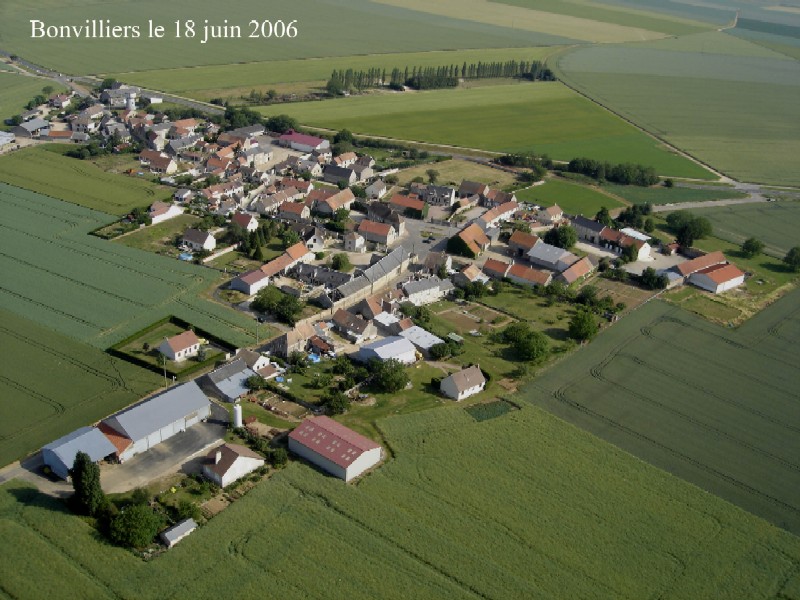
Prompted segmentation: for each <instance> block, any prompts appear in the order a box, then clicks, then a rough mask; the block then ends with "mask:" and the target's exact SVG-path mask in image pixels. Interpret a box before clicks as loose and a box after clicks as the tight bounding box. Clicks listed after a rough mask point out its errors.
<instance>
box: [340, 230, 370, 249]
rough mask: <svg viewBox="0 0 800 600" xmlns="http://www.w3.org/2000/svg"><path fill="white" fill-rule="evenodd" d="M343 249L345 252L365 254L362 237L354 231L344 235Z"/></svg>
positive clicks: (364, 242)
mask: <svg viewBox="0 0 800 600" xmlns="http://www.w3.org/2000/svg"><path fill="white" fill-rule="evenodd" d="M344 249H345V251H346V252H366V250H367V245H366V240H365V239H364V236H362V235H359V234H358V233H356V232H355V231H350V232H348V233H346V234H345V235H344Z"/></svg>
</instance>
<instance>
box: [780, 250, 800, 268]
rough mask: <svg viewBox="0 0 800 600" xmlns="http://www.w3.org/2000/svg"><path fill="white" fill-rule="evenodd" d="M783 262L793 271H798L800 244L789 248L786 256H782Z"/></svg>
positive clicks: (799, 266) (799, 265)
mask: <svg viewBox="0 0 800 600" xmlns="http://www.w3.org/2000/svg"><path fill="white" fill-rule="evenodd" d="M783 262H785V263H786V264H787V265H789V268H790V269H791V270H792V271H794V272H795V273H797V272H798V271H800V246H795V247H794V248H792V249H791V250H789V252H787V253H786V256H784V257H783Z"/></svg>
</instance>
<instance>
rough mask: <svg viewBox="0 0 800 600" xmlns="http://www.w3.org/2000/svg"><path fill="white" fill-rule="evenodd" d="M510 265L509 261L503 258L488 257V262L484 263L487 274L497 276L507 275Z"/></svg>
mask: <svg viewBox="0 0 800 600" xmlns="http://www.w3.org/2000/svg"><path fill="white" fill-rule="evenodd" d="M508 267H509V265H508V263H505V262H503V261H502V260H496V259H494V258H487V259H486V262H485V263H484V264H483V272H484V273H486V274H487V275H493V276H495V277H505V275H506V272H507V271H508Z"/></svg>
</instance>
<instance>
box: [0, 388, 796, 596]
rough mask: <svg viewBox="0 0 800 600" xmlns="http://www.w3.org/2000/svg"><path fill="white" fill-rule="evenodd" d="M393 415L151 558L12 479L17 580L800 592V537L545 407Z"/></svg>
mask: <svg viewBox="0 0 800 600" xmlns="http://www.w3.org/2000/svg"><path fill="white" fill-rule="evenodd" d="M378 427H379V428H380V430H381V432H383V434H384V435H385V440H386V443H387V444H388V445H389V446H390V448H391V456H390V457H389V458H388V460H387V462H386V463H385V464H383V465H382V466H380V467H379V468H378V469H377V470H376V471H375V472H373V473H372V474H370V475H368V476H367V477H366V478H365V479H364V480H363V481H361V482H360V483H359V484H358V485H345V484H344V483H343V482H342V481H341V480H338V479H334V478H332V477H328V476H326V475H324V474H323V473H321V472H320V471H318V470H316V469H312V468H310V467H309V466H306V465H305V464H302V463H292V464H290V466H289V467H288V468H287V469H285V470H283V471H281V472H278V473H276V474H275V475H274V476H273V477H272V478H270V479H269V480H267V481H264V482H262V483H259V484H258V485H256V486H255V488H254V489H253V490H252V491H250V492H249V493H248V494H247V495H246V496H245V497H243V498H242V499H240V500H239V501H237V502H235V503H234V504H232V505H231V506H230V507H228V508H227V509H226V510H225V511H223V512H222V513H220V514H219V515H217V516H216V517H215V518H214V519H212V520H211V521H210V522H209V523H208V524H206V525H205V526H203V527H202V528H200V529H199V530H197V531H195V532H194V533H193V534H192V535H191V536H189V537H188V538H186V539H185V540H183V541H182V542H181V543H180V544H179V545H178V546H177V547H175V548H173V549H172V550H170V551H169V552H167V553H164V554H163V555H161V556H159V557H157V558H155V559H154V560H152V561H149V562H144V561H141V560H139V559H137V558H135V557H134V555H133V554H132V553H130V552H127V551H125V550H122V549H119V548H115V547H112V546H109V545H107V544H106V543H105V542H103V541H101V540H100V539H99V538H98V537H97V536H96V535H94V530H93V529H92V528H90V527H89V526H88V525H87V524H86V523H85V522H84V521H83V520H81V519H79V518H76V517H74V516H72V515H70V514H69V513H67V512H66V510H65V509H64V506H63V504H61V503H59V502H58V501H55V500H52V499H48V498H47V497H44V496H42V495H39V494H37V493H36V492H34V491H32V490H30V488H25V487H22V486H21V485H19V484H16V483H12V484H6V485H5V486H3V487H2V488H0V531H2V532H3V535H4V540H5V541H6V543H5V544H4V545H3V550H2V551H0V558H1V559H2V560H3V564H4V566H5V572H6V573H7V575H6V576H5V577H4V578H3V591H4V592H5V593H6V595H9V596H11V597H16V598H28V597H36V596H38V595H39V592H40V591H41V589H42V586H43V585H50V583H51V582H52V585H58V586H59V589H62V590H81V592H82V593H83V594H84V595H95V596H117V597H132V596H136V597H137V598H142V599H143V600H147V599H148V598H164V597H198V598H199V597H211V596H219V595H232V596H235V597H251V596H255V595H258V596H263V597H270V598H272V597H281V598H316V597H330V596H335V597H342V598H365V599H366V598H386V599H400V598H419V599H422V600H425V599H429V598H430V599H440V598H455V599H460V598H465V599H466V598H475V597H483V598H523V597H526V598H527V597H530V598H609V599H611V598H613V599H618V598H650V597H657V596H661V597H668V598H673V599H691V600H696V599H697V598H710V597H716V598H721V597H730V598H734V597H741V596H742V594H743V591H744V594H745V595H746V596H747V597H748V598H778V597H782V598H797V593H796V591H797V586H798V583H800V581H799V580H798V575H797V573H798V566H799V565H800V541H798V539H797V538H796V537H794V536H792V535H789V534H787V533H786V532H783V531H781V530H779V529H777V528H775V527H772V526H770V525H769V524H768V523H766V522H765V521H763V520H761V519H758V518H756V517H754V516H752V515H749V514H747V513H745V512H743V511H741V510H739V509H738V508H736V507H734V506H732V505H731V504H729V503H727V502H724V501H722V500H720V499H719V498H716V497H715V496H713V495H711V494H706V493H703V492H702V491H700V490H698V489H697V488H696V487H694V486H692V485H689V484H687V483H685V482H683V481H681V480H680V479H678V478H676V477H672V476H670V475H668V474H666V473H664V472H663V471H660V470H658V469H655V468H653V467H652V466H650V465H647V464H646V463H644V462H642V461H640V460H638V459H636V458H634V457H632V456H631V455H629V454H627V453H625V452H622V451H620V450H618V449H616V448H614V447H613V446H611V445H610V444H606V443H604V442H603V441H601V440H599V439H598V438H596V437H594V436H591V435H589V434H587V433H585V432H582V431H581V430H579V429H578V428H576V427H572V426H570V425H569V424H567V423H564V422H563V421H561V420H559V419H556V418H554V417H553V416H551V415H549V414H548V413H547V412H545V411H542V410H538V409H536V408H533V407H530V406H525V407H523V409H522V410H514V411H511V412H509V413H507V414H506V415H505V416H500V417H497V418H494V419H489V420H485V421H482V422H478V421H476V420H475V419H474V418H473V417H472V416H471V415H470V414H468V413H467V411H465V410H463V408H462V407H461V406H459V405H456V404H455V403H449V404H448V405H447V406H446V407H442V408H438V409H435V410H431V411H423V412H416V413H414V414H411V415H400V416H392V417H388V418H385V419H382V420H379V421H378ZM498 465H502V468H498ZM276 548H280V549H281V551H280V552H278V551H276ZM220 564H224V565H226V568H225V569H219V568H218V567H219V565H220ZM356 565H357V566H356ZM212 572H213V573H214V576H210V575H209V573H212ZM33 581H35V582H36V583H35V584H34V583H32V582H33Z"/></svg>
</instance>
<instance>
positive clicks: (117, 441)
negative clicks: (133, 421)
mask: <svg viewBox="0 0 800 600" xmlns="http://www.w3.org/2000/svg"><path fill="white" fill-rule="evenodd" d="M97 428H98V429H99V430H100V433H102V434H103V435H104V436H106V437H107V438H108V441H109V442H111V443H112V444H113V446H114V448H116V449H117V455H120V454H122V453H123V452H125V450H127V448H128V447H129V446H130V445H131V444H132V443H133V440H131V439H130V438H129V437H127V436H124V435H122V434H121V433H119V432H118V431H117V430H116V429H112V428H111V427H109V426H108V425H106V423H105V421H100V423H98V425H97Z"/></svg>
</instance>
